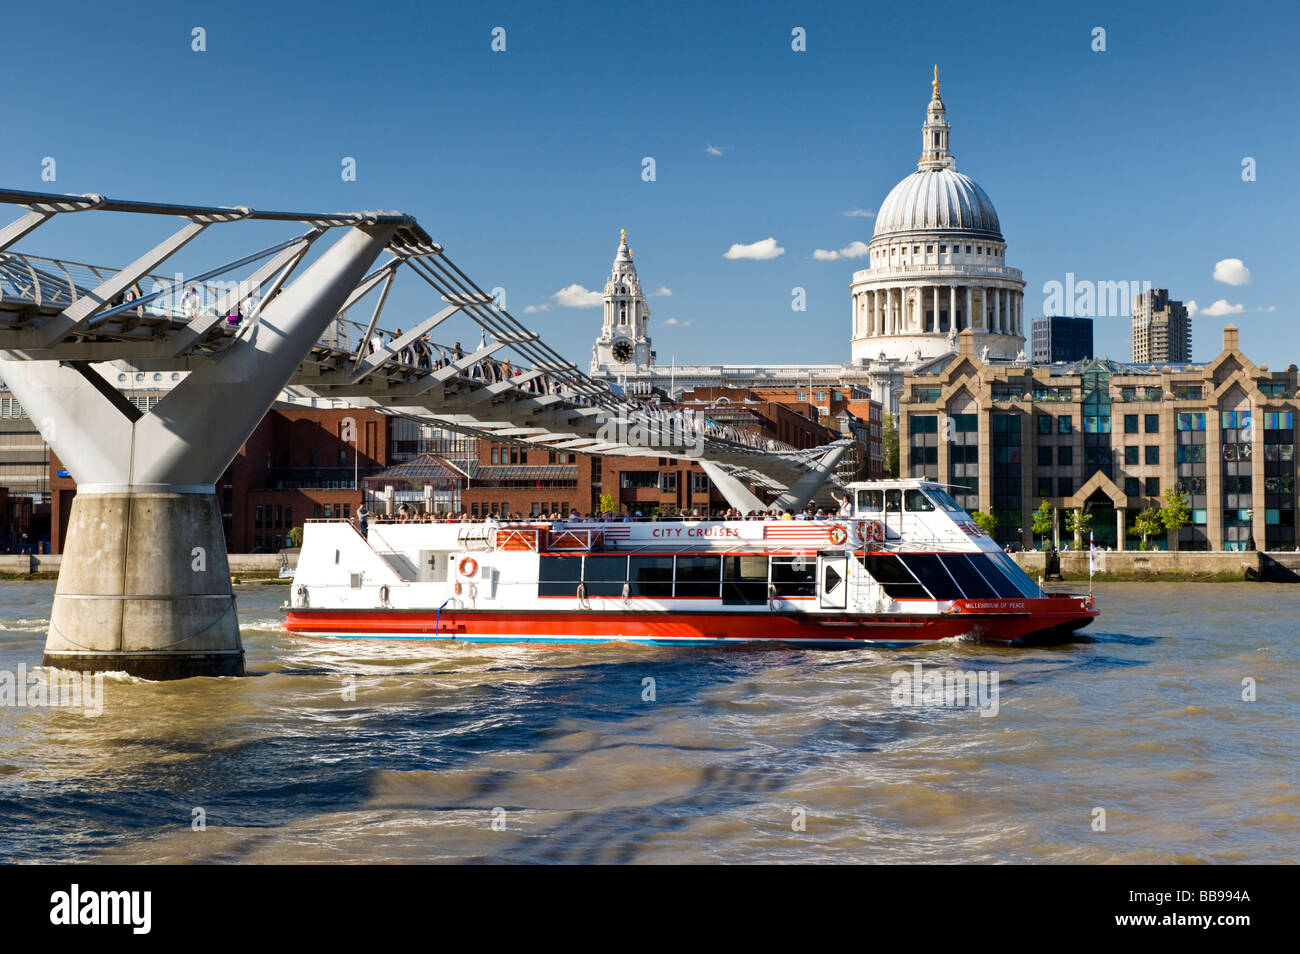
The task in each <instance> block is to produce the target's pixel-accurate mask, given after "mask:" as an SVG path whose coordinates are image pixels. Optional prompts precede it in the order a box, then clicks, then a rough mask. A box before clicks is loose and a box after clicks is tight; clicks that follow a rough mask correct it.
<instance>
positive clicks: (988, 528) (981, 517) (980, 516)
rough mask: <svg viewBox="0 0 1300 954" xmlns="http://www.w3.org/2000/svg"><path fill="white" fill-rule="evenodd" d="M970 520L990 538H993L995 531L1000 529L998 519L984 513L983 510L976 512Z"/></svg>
mask: <svg viewBox="0 0 1300 954" xmlns="http://www.w3.org/2000/svg"><path fill="white" fill-rule="evenodd" d="M970 518H971V519H972V520H974V521H975V525H976V526H977V527H979V528H980V529H981V530H983V531H984V532H985V533H987V534H988V535H989V536H990V537H991V536H993V531H994V530H996V529H997V528H998V518H997V517H996V516H994V515H993V514H991V513H984V512H983V511H982V510H976V511H974V512H973V513H972V514H971V515H970Z"/></svg>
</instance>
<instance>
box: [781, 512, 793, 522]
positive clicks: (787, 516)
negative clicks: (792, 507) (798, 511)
mask: <svg viewBox="0 0 1300 954" xmlns="http://www.w3.org/2000/svg"><path fill="white" fill-rule="evenodd" d="M781 519H782V520H793V519H794V514H792V513H791V512H790V511H789V510H787V511H786V512H785V513H783V514H781Z"/></svg>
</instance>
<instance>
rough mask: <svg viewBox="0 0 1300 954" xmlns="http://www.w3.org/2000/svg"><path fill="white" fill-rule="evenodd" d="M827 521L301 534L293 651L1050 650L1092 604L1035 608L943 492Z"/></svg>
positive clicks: (913, 485)
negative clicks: (325, 645) (573, 646)
mask: <svg viewBox="0 0 1300 954" xmlns="http://www.w3.org/2000/svg"><path fill="white" fill-rule="evenodd" d="M848 486H849V497H848V499H849V501H850V502H851V504H852V505H853V507H852V511H853V512H852V513H851V514H850V515H847V516H840V517H835V518H831V519H827V520H790V519H788V518H787V519H782V520H777V519H765V520H637V521H635V522H606V521H594V520H578V521H573V520H565V521H546V520H531V521H521V522H517V523H504V524H498V523H496V522H494V521H486V522H474V523H459V522H421V521H418V520H417V521H389V520H375V519H372V520H370V521H369V524H368V527H367V530H366V533H365V535H364V536H363V535H362V533H361V532H360V530H358V528H357V527H356V526H354V525H353V524H352V523H350V522H347V521H342V520H334V521H331V520H309V521H307V523H306V525H305V527H304V536H303V545H302V550H301V553H300V556H299V561H298V567H297V571H296V573H295V576H294V581H293V584H292V597H291V600H290V602H289V603H287V604H286V606H285V609H286V615H287V619H286V627H287V629H288V631H289V632H291V633H295V634H299V635H303V636H323V637H340V638H374V639H435V640H464V641H467V642H509V643H514V642H549V643H586V642H607V641H618V642H635V643H656V644H670V645H714V644H720V643H758V644H772V645H798V646H812V647H822V648H830V647H844V646H863V645H869V646H888V647H900V646H912V645H916V644H918V643H925V642H932V641H934V640H938V639H947V638H951V637H960V636H965V637H972V638H976V639H980V640H988V641H993V642H997V643H1005V644H1015V645H1023V644H1027V643H1045V642H1062V641H1066V640H1068V639H1069V638H1070V637H1071V635H1072V634H1073V633H1074V632H1075V631H1076V630H1078V629H1080V628H1082V627H1084V626H1087V625H1088V624H1089V623H1090V622H1091V621H1092V620H1093V618H1094V617H1096V616H1097V610H1096V608H1095V606H1094V604H1093V600H1092V598H1091V596H1074V595H1063V594H1053V593H1045V592H1044V591H1043V590H1042V588H1041V587H1040V586H1039V585H1038V584H1036V583H1035V582H1034V581H1033V580H1031V579H1030V578H1029V577H1028V576H1027V575H1026V574H1025V573H1024V572H1023V571H1022V570H1021V569H1020V567H1019V566H1017V565H1016V563H1015V561H1014V560H1012V559H1011V557H1010V556H1008V555H1007V554H1006V553H1004V552H1003V551H1002V550H1001V549H1000V548H999V547H998V546H997V544H995V543H994V542H993V540H992V539H990V538H989V536H988V535H987V534H985V533H984V532H983V531H982V530H981V529H980V528H979V526H978V525H977V524H976V523H975V522H974V521H973V520H972V519H971V518H970V516H969V515H967V514H966V513H965V511H963V510H962V509H961V507H959V506H958V505H957V503H956V502H955V501H954V500H953V499H952V497H951V496H949V494H948V493H947V492H946V491H945V490H944V487H943V485H941V484H937V483H933V482H929V481H923V480H890V481H867V482H859V483H853V484H850V485H848Z"/></svg>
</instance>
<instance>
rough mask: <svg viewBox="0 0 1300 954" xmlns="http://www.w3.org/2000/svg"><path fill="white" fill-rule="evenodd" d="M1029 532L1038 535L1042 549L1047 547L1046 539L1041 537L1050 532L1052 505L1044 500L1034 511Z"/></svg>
mask: <svg viewBox="0 0 1300 954" xmlns="http://www.w3.org/2000/svg"><path fill="white" fill-rule="evenodd" d="M1030 532H1032V533H1033V535H1034V536H1036V537H1038V542H1039V544H1040V545H1041V546H1042V547H1043V549H1047V544H1046V541H1045V540H1044V539H1043V538H1044V537H1046V536H1047V535H1048V534H1049V533H1051V532H1052V505H1051V504H1050V503H1048V502H1047V501H1046V500H1044V501H1043V502H1042V503H1040V504H1039V505H1038V509H1037V510H1035V511H1034V522H1033V525H1032V526H1031V527H1030Z"/></svg>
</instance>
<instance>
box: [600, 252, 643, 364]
mask: <svg viewBox="0 0 1300 954" xmlns="http://www.w3.org/2000/svg"><path fill="white" fill-rule="evenodd" d="M604 299H605V301H604V308H605V315H604V322H603V324H602V325H601V329H600V337H599V338H597V339H596V344H595V346H593V347H592V349H591V373H592V374H593V375H595V374H607V375H608V374H618V373H619V372H628V371H634V370H636V369H638V368H645V367H649V366H650V365H652V364H654V352H653V351H651V350H650V336H649V335H647V334H646V330H647V327H648V323H649V319H650V308H649V307H648V306H647V305H646V301H645V294H644V293H643V292H642V291H641V279H639V278H638V277H637V274H636V266H635V265H634V264H632V250H631V249H630V248H628V247H627V230H626V229H624V230H623V232H622V237H621V239H620V241H619V246H618V253H617V254H616V255H615V256H614V268H613V270H612V271H611V272H610V276H609V280H608V281H607V282H605V295H604Z"/></svg>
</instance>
